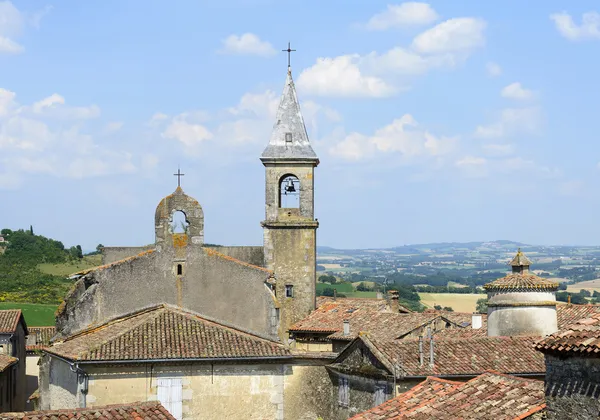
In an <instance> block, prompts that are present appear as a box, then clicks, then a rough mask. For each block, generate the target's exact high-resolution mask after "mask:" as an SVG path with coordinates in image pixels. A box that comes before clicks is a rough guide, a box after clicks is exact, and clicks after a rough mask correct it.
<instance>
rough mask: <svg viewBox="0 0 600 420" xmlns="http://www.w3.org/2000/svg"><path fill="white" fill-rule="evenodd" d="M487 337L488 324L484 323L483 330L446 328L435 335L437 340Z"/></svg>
mask: <svg viewBox="0 0 600 420" xmlns="http://www.w3.org/2000/svg"><path fill="white" fill-rule="evenodd" d="M478 337H487V322H484V323H483V326H482V327H481V328H477V329H475V328H471V327H465V328H446V329H444V330H440V331H438V332H437V333H436V334H435V339H444V340H445V339H458V338H460V339H463V340H464V339H465V338H478Z"/></svg>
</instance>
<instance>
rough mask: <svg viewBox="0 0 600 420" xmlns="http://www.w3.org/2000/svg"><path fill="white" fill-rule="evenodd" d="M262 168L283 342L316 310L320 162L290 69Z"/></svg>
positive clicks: (268, 256) (269, 261)
mask: <svg viewBox="0 0 600 420" xmlns="http://www.w3.org/2000/svg"><path fill="white" fill-rule="evenodd" d="M260 160H261V161H262V163H263V165H264V166H265V171H266V174H265V175H266V176H265V181H266V182H265V187H266V189H265V204H266V208H265V220H264V221H263V222H262V223H261V224H262V226H263V228H264V250H265V265H266V267H267V268H268V269H270V270H273V271H274V273H275V278H276V286H275V294H276V297H277V302H278V304H279V331H278V333H279V337H280V338H281V340H282V341H283V342H284V343H287V339H288V330H289V327H290V326H291V325H292V324H294V323H295V322H297V321H299V320H300V319H302V318H304V317H306V316H307V315H308V314H309V313H310V312H311V311H313V310H314V309H315V304H316V297H315V294H316V293H315V290H316V270H317V266H316V262H317V259H316V258H317V255H316V254H317V249H316V244H317V240H316V233H317V227H318V226H319V223H318V221H317V220H316V219H315V218H314V176H313V175H314V170H315V168H316V167H317V165H318V164H319V159H318V158H317V155H316V154H315V152H314V151H313V149H312V147H311V146H310V142H309V140H308V135H307V133H306V127H305V126H304V119H303V118H302V113H301V112H300V105H299V103H298V98H297V96H296V89H295V87H294V81H293V79H292V70H291V67H289V66H288V73H287V79H286V81H285V87H284V89H283V95H282V96H281V102H280V103H279V108H278V110H277V119H276V121H275V125H274V126H273V133H272V134H271V140H270V142H269V145H268V146H267V148H266V149H265V150H264V152H263V154H262V156H261V158H260Z"/></svg>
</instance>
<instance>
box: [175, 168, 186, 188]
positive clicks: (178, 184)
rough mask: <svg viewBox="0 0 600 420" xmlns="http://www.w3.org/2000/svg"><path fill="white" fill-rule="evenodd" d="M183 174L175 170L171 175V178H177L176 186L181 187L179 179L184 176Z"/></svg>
mask: <svg viewBox="0 0 600 420" xmlns="http://www.w3.org/2000/svg"><path fill="white" fill-rule="evenodd" d="M184 175H185V174H182V173H181V170H180V169H179V168H177V173H176V174H173V176H176V177H177V186H178V187H181V177H182V176H184Z"/></svg>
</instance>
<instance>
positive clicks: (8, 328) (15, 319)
mask: <svg viewBox="0 0 600 420" xmlns="http://www.w3.org/2000/svg"><path fill="white" fill-rule="evenodd" d="M21 316H22V314H21V310H20V309H5V310H0V334H12V333H14V332H15V331H17V326H18V325H19V320H20V319H21Z"/></svg>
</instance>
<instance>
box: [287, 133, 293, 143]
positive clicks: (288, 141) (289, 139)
mask: <svg viewBox="0 0 600 420" xmlns="http://www.w3.org/2000/svg"><path fill="white" fill-rule="evenodd" d="M285 142H286V143H291V142H292V133H285Z"/></svg>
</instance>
